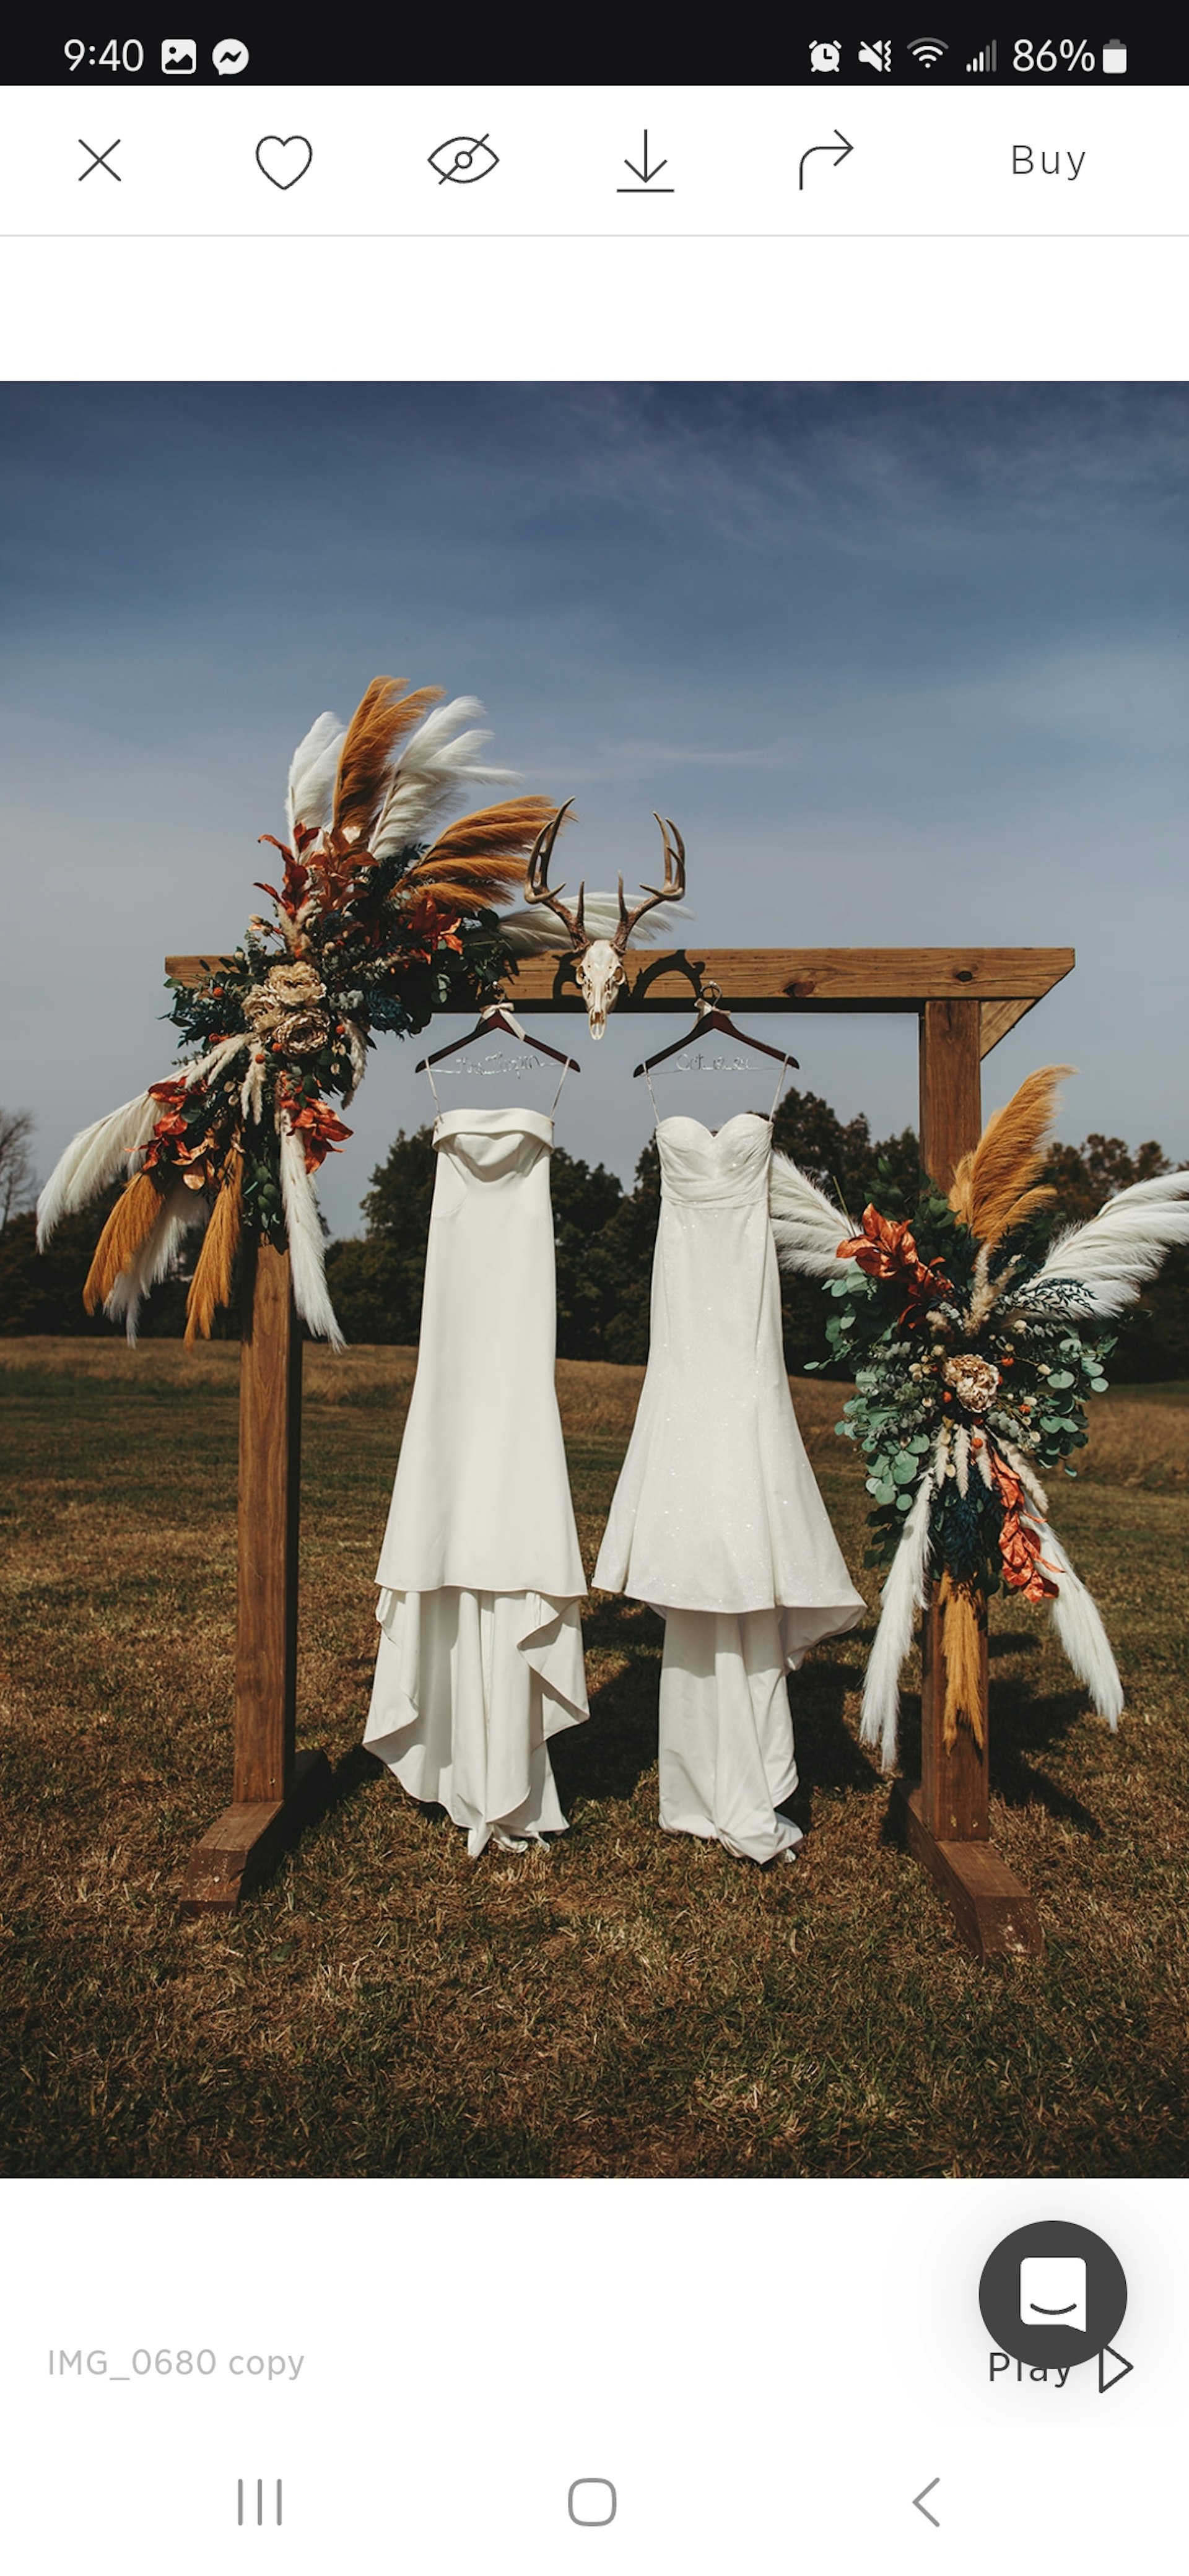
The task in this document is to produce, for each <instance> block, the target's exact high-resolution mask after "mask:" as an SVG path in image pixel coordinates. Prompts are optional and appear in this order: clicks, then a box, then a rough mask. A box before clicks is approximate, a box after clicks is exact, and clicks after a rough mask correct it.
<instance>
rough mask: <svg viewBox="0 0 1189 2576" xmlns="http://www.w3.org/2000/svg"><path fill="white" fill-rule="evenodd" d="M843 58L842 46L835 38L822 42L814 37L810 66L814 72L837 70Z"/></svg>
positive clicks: (810, 51) (810, 50)
mask: <svg viewBox="0 0 1189 2576" xmlns="http://www.w3.org/2000/svg"><path fill="white" fill-rule="evenodd" d="M841 59H842V47H841V45H839V44H835V43H834V42H833V40H832V39H831V41H830V42H829V43H822V42H821V41H820V39H819V38H818V37H816V36H815V37H814V39H813V42H812V44H811V45H810V48H809V68H810V70H811V71H814V72H836V71H837V69H838V65H839V63H840V61H841Z"/></svg>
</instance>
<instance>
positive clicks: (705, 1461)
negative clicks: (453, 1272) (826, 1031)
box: [594, 1111, 863, 1861]
mask: <svg viewBox="0 0 1189 2576" xmlns="http://www.w3.org/2000/svg"><path fill="white" fill-rule="evenodd" d="M656 1136H657V1146H658V1149H659V1153H660V1163H661V1213H660V1223H659V1226H658V1229H657V1239H656V1253H655V1257H654V1262H653V1273H652V1319H651V1341H650V1348H649V1356H648V1369H647V1373H646V1376H645V1380H644V1386H643V1389H642V1392H641V1396H640V1405H639V1410H638V1412H637V1415H636V1421H635V1427H634V1429H633V1432H632V1437H631V1442H630V1444H629V1447H628V1452H627V1456H626V1458H625V1460H624V1464H623V1470H622V1473H621V1475H620V1479H619V1483H618V1486H617V1487H616V1492H615V1498H614V1501H613V1503H612V1506H611V1515H610V1518H609V1520H608V1523H607V1529H606V1533H605V1535H604V1538H603V1544H602V1547H601V1549H600V1551H599V1560H598V1564H597V1566H596V1568H595V1576H594V1580H595V1583H596V1585H597V1586H598V1587H599V1588H600V1589H601V1590H604V1591H608V1592H626V1593H628V1594H630V1595H631V1596H632V1598H633V1599H635V1600H640V1601H647V1602H649V1603H650V1604H651V1606H652V1608H653V1609H654V1610H657V1611H659V1612H660V1615H661V1617H662V1618H663V1619H664V1621H665V1648H664V1657H663V1661H662V1666H661V1690H660V1808H661V1817H660V1820H661V1824H662V1825H663V1826H664V1827H665V1828H666V1830H667V1831H669V1832H670V1833H688V1834H699V1835H702V1836H705V1837H709V1838H712V1839H714V1840H716V1841H718V1842H721V1843H723V1844H725V1846H726V1848H727V1850H728V1851H732V1852H735V1853H738V1854H740V1855H742V1856H746V1857H747V1858H749V1859H752V1860H757V1861H766V1860H772V1859H774V1858H775V1857H776V1856H777V1854H779V1853H785V1852H788V1853H791V1851H792V1848H793V1846H794V1845H795V1844H796V1842H797V1841H798V1840H799V1839H800V1836H799V1832H798V1828H797V1827H796V1826H795V1825H794V1824H792V1823H791V1822H790V1820H789V1819H788V1818H787V1817H784V1816H781V1815H778V1814H777V1812H776V1810H777V1808H778V1807H779V1806H780V1804H781V1802H782V1801H783V1800H784V1799H786V1798H787V1797H788V1796H789V1795H790V1793H791V1791H792V1790H793V1789H794V1788H795V1787H796V1782H797V1766H796V1758H795V1754H794V1748H793V1727H792V1717H791V1713H790V1709H789V1698H788V1688H787V1682H786V1675H787V1674H788V1673H789V1672H790V1671H795V1670H796V1667H797V1666H798V1664H800V1662H801V1661H802V1658H803V1657H804V1655H805V1654H806V1653H807V1651H808V1649H809V1648H810V1647H811V1646H815V1645H818V1644H820V1642H821V1640H822V1639H823V1638H826V1637H832V1636H836V1635H838V1634H839V1633H840V1632H841V1631H842V1630H844V1629H847V1628H853V1627H854V1625H855V1623H856V1621H857V1620H858V1619H860V1618H861V1617H862V1615H863V1602H862V1599H861V1596H860V1595H859V1593H857V1592H856V1590H855V1588H854V1585H853V1584H852V1582H851V1580H850V1577H849V1575H848V1573H847V1570H846V1566H845V1563H844V1561H843V1557H842V1553H841V1550H840V1548H839V1546H838V1542H837V1540H836V1538H835V1536H834V1532H833V1529H832V1528H831V1525H830V1520H829V1516H828V1514H827V1512H826V1508H825V1505H824V1503H823V1501H822V1498H821V1495H820V1493H819V1491H818V1487H817V1482H816V1479H815V1477H814V1474H813V1470H812V1468H811V1467H810V1464H809V1461H808V1459H807V1457H806V1455H805V1448H804V1444H803V1442H802V1439H801V1434H800V1431H799V1429H798V1427H797V1419H796V1415H795V1413H794V1411H793V1404H792V1398H791V1395H790V1393H789V1383H788V1378H787V1376H786V1373H785V1365H784V1351H783V1346H782V1338H781V1322H780V1287H779V1280H778V1274H777V1267H776V1253H775V1247H774V1245H773V1242H772V1235H771V1229H770V1226H769V1221H768V1173H769V1166H770V1163H771V1159H772V1129H771V1120H770V1119H767V1118H762V1117H759V1116H757V1115H756V1114H755V1113H754V1112H751V1111H745V1112H743V1113H742V1114H741V1115H740V1116H738V1117H735V1118H732V1119H731V1120H730V1121H729V1122H728V1124H727V1125H726V1126H725V1127H721V1128H720V1129H719V1130H718V1132H717V1134H714V1133H713V1132H712V1131H711V1130H710V1129H709V1128H708V1127H703V1126H702V1125H701V1123H700V1121H699V1120H697V1119H695V1118H664V1119H661V1120H660V1122H659V1124H658V1126H657V1131H656Z"/></svg>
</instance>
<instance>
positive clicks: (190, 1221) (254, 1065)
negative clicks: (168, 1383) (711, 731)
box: [38, 678, 554, 1347]
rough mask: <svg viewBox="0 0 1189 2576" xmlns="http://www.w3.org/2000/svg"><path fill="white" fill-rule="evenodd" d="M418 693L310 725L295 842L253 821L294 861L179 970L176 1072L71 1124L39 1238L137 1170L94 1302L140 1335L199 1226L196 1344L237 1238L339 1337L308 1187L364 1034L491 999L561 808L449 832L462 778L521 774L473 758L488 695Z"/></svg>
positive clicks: (352, 1085) (107, 1245) (399, 1028)
mask: <svg viewBox="0 0 1189 2576" xmlns="http://www.w3.org/2000/svg"><path fill="white" fill-rule="evenodd" d="M406 687H407V683H406V682H405V681H403V680H393V679H387V678H380V679H376V680H373V681H372V683H371V686H370V688H369V689H368V690H367V692H366V694H365V696H364V697H363V698H362V700H361V702H360V704H359V706H358V707H357V708H356V711H355V714H354V716H353V717H352V719H351V722H350V724H349V725H342V724H340V723H339V721H338V719H337V717H335V716H333V715H330V714H326V715H321V716H319V717H318V720H317V722H316V723H315V724H314V725H313V726H312V727H311V729H310V731H309V733H308V734H307V735H306V736H305V739H304V741H303V742H301V743H300V744H299V745H298V748H297V750H296V752H295V753H294V755H293V761H292V764H291V767H290V772H289V797H288V839H287V841H286V842H284V843H282V842H279V841H276V840H274V838H273V836H272V834H271V833H264V834H262V835H261V838H262V840H264V841H266V842H268V843H270V844H271V846H272V847H273V848H274V849H276V850H277V851H278V852H279V854H280V857H281V861H282V870H283V873H282V876H281V883H280V885H279V886H275V885H269V884H262V885H261V887H260V891H261V892H262V893H264V894H267V895H268V896H269V898H270V900H271V904H272V915H271V918H268V917H263V916H262V915H260V914H258V913H255V914H253V916H252V919H251V921H250V922H249V924H248V928H247V932H246V934H245V937H244V939H243V941H242V943H241V945H240V947H239V948H237V949H236V951H235V954H234V956H232V957H227V958H221V959H220V960H219V961H218V963H217V965H216V966H215V967H214V968H213V969H212V971H211V972H210V973H209V974H208V975H206V976H205V977H204V979H203V981H202V982H201V983H199V984H197V985H195V986H194V987H192V988H190V987H187V986H184V985H182V984H179V983H176V982H175V983H174V984H173V986H172V993H173V1001H172V1008H171V1011H170V1014H169V1016H170V1017H171V1019H172V1020H173V1022H174V1025H175V1026H176V1027H177V1028H178V1029H179V1030H180V1032H181V1036H182V1041H183V1053H182V1055H181V1057H180V1059H179V1062H178V1066H177V1069H176V1070H175V1072H174V1073H173V1074H172V1075H170V1076H169V1077H167V1078H166V1079H165V1080H164V1081H161V1082H154V1083H151V1084H150V1085H149V1087H148V1089H147V1091H143V1092H140V1093H138V1095H137V1097H136V1099H135V1100H130V1101H126V1102H125V1103H124V1105H123V1107H122V1108H120V1109H116V1110H113V1111H111V1112H110V1113H109V1115H108V1116H107V1117H104V1118H101V1119H98V1120H97V1121H96V1122H95V1124H94V1125H93V1126H91V1127H87V1128H85V1129H84V1130H83V1131H82V1132H81V1134H79V1135H77V1136H76V1137H75V1138H74V1139H73V1141H72V1143H71V1144H70V1145H69V1146H68V1147H67V1150H66V1152H65V1154H64V1155H63V1156H62V1158H61V1160H60V1162H59V1163H58V1165H57V1167H56V1169H55V1171H54V1172H53V1173H52V1175H51V1177H50V1179H49V1181H48V1182H47V1184H46V1187H45V1189H44V1190H43V1192H42V1195H41V1199H40V1201H39V1204H38V1240H39V1242H40V1243H42V1244H43V1245H44V1244H45V1243H46V1242H47V1241H48V1239H49V1237H50V1235H51V1234H52V1232H53V1230H54V1227H55V1226H56V1225H57V1224H58V1223H59V1222H60V1220H61V1219H62V1218H63V1217H64V1216H68V1215H72V1214H74V1213H75V1212H76V1211H77V1210H78V1209H80V1208H83V1207H85V1206H86V1205H87V1204H88V1203H89V1201H91V1200H92V1199H94V1198H95V1197H97V1196H98V1195H99V1193H100V1192H101V1191H102V1190H104V1189H106V1188H108V1187H109V1186H110V1184H111V1182H112V1181H113V1180H115V1179H116V1178H118V1177H121V1176H124V1177H125V1178H126V1180H127V1186H126V1188H125V1190H124V1192H123V1194H122V1196H121V1197H120V1198H119V1199H118V1200H117V1202H116V1205H115V1207H114V1208H113V1210H112V1213H111V1215H110V1217H109V1218H108V1221H107V1224H106V1226H105V1227H104V1230H103V1233H102V1235H101V1236H100V1239H99V1243H98V1246H97V1248H96V1252H95V1257H94V1261H93V1262H92V1265H91V1271H90V1275H89V1277H88V1280H87V1284H86V1288H85V1290H84V1296H85V1300H86V1304H87V1306H88V1309H89V1310H90V1311H91V1312H92V1313H94V1312H95V1311H96V1310H97V1309H98V1308H99V1307H100V1306H102V1307H103V1308H104V1309H105V1311H106V1313H107V1314H108V1315H110V1316H113V1317H116V1316H123V1318H124V1319H125V1322H126V1325H127V1330H128V1336H129V1339H130V1340H135V1338H136V1324H137V1316H138V1313H139V1309H140V1306H141V1304H142V1302H143V1300H144V1298H145V1296H146V1295H147V1293H148V1290H149V1289H150V1288H151V1287H152V1286H153V1285H154V1283H155V1282H156V1281H157V1280H159V1279H162V1278H164V1277H165V1276H166V1275H167V1273H168V1272H169V1271H170V1270H171V1269H172V1268H173V1266H174V1265H175V1263H176V1260H177V1257H178V1253H179V1251H180V1248H181V1245H182V1243H183V1241H184V1238H185V1236H186V1235H187V1234H188V1233H189V1232H190V1231H191V1230H193V1229H194V1228H196V1227H199V1226H205V1234H204V1237H203V1241H202V1245H201V1248H200V1250H199V1253H198V1257H197V1261H196V1263H195V1267H194V1275H193V1280H192V1282H191V1286H190V1291H189V1297H188V1300H187V1326H186V1339H187V1341H193V1340H194V1339H195V1338H196V1337H197V1336H199V1335H208V1334H209V1332H210V1329H211V1324H212V1321H213V1318H214V1315H215V1312H216V1310H217V1308H218V1307H219V1306H221V1305H226V1304H227V1302H228V1300H229V1298H230V1296H231V1293H232V1281H233V1270H234V1262H235V1256H236V1252H237V1250H238V1247H239V1244H240V1241H241V1238H242V1236H243V1235H244V1233H245V1232H247V1233H249V1234H252V1235H255V1236H256V1237H257V1238H265V1239H267V1240H269V1241H271V1242H273V1243H276V1244H279V1245H282V1246H284V1245H287V1247H288V1250H289V1253H290V1256H291V1265H292V1280H293V1292H294V1298H295V1302H296V1305H297V1309H298V1312H299V1314H300V1315H301V1316H302V1317H303V1319H304V1321H305V1322H306V1323H307V1324H308V1326H309V1328H310V1330H311V1332H314V1333H317V1334H322V1335H324V1336H325V1337H326V1338H327V1339H328V1340H329V1341H331V1342H332V1343H334V1344H335V1345H336V1347H337V1346H339V1345H340V1344H341V1340H342V1336H341V1334H340V1332H339V1329H338V1325H337V1323H336V1321H335V1317H334V1312H333V1309H332V1307H331V1304H330V1299H329V1295H328V1293H327V1287H326V1276H325V1269H324V1264H323V1257H322V1224H321V1218H320V1216H319V1213H318V1206H317V1200H316V1197H315V1195H314V1187H313V1175H314V1174H315V1173H316V1172H317V1170H318V1168H319V1166H320V1165H321V1163H322V1162H323V1161H324V1159H325V1157H326V1155H327V1154H328V1153H332V1152H336V1151H337V1150H338V1149H339V1147H340V1146H341V1145H342V1143H343V1141H344V1139H345V1138H346V1137H348V1136H349V1135H350V1133H351V1130H350V1128H349V1127H346V1126H344V1124H343V1122H342V1120H341V1118H340V1117H339V1115H338V1109H337V1107H336V1106H335V1105H334V1104H335V1103H338V1104H339V1105H340V1106H342V1107H344V1108H345V1107H346V1106H348V1105H349V1103H350V1101H351V1099H352V1096H353V1094H354V1092H355V1091H356V1090H357V1088H358V1085H359V1083H360V1081H361V1080H362V1077H363V1072H364V1068H365V1065H366V1062H367V1056H368V1052H369V1050H370V1048H371V1045H372V1034H371V1033H372V1030H373V1029H389V1030H394V1031H395V1032H396V1033H397V1034H398V1035H401V1036H403V1035H406V1034H408V1033H409V1032H412V1031H415V1030H418V1029H423V1028H424V1027H425V1026H426V1023H427V1022H428V1020H429V1019H430V1018H431V1016H432V1014H433V1012H434V1011H435V1010H439V1009H441V1008H442V1007H443V1006H444V1005H445V1004H446V1003H448V1002H449V1003H452V1004H453V1006H454V1007H455V1008H456V1009H457V1008H458V1007H460V1006H463V1005H465V1004H466V1003H468V1002H471V1003H476V1004H482V1003H484V1002H486V1001H490V1000H492V999H493V998H494V997H495V995H496V994H497V992H498V989H499V979H500V975H501V973H502V972H503V970H504V969H505V967H506V965H507V963H508V958H509V953H510V944H509V943H508V942H506V941H505V939H504V937H503V934H502V930H501V924H500V921H499V918H498V917H497V915H496V913H495V912H494V910H493V909H492V906H493V904H494V903H496V902H497V901H499V900H501V899H505V898H506V897H507V895H508V893H509V892H510V891H511V889H512V888H513V886H519V885H521V884H522V883H523V879H524V869H525V862H526V860H527V858H528V856H529V854H530V852H531V850H532V847H533V844H534V842H535V840H536V839H537V837H538V835H539V834H540V832H541V831H542V830H543V828H544V827H545V825H546V824H547V823H549V822H550V821H551V820H552V817H553V812H554V809H553V807H552V805H551V804H550V803H549V802H548V801H547V799H545V798H544V797H539V796H520V797H514V798H512V799H511V800H510V801H508V802H506V803H504V804H500V805H494V806H489V807H487V808H485V809H484V810H483V811H482V812H480V813H474V814H468V815H466V816H464V817H463V818H462V819H461V820H458V821H455V822H452V823H445V824H444V825H443V824H442V823H441V817H442V814H443V810H444V809H445V808H446V807H447V806H448V805H449V803H450V802H451V801H452V800H453V799H455V798H456V797H457V794H458V791H459V789H460V788H461V787H462V786H463V785H465V784H468V783H470V782H473V781H476V780H484V781H486V782H488V783H490V782H492V781H495V780H500V781H508V780H510V773H509V772H508V771H506V770H493V769H485V768H481V767H479V766H477V765H476V764H475V762H474V758H473V755H474V753H475V752H476V751H477V750H480V749H481V748H482V746H483V745H484V744H485V743H486V742H487V741H488V740H489V736H488V735H487V734H486V733H480V732H476V731H474V730H473V726H472V719H473V718H474V717H475V716H477V715H480V714H481V713H482V709H481V707H480V706H479V704H478V702H477V700H475V699H473V698H457V699H455V700H454V701H453V703H452V704H451V705H449V706H439V704H438V701H439V700H440V698H441V696H442V692H441V690H440V689H434V688H425V689H415V690H412V691H410V692H409V693H408V694H407V695H405V694H402V693H403V692H404V691H405V690H406ZM460 724H461V725H462V726H463V728H464V729H463V730H462V731H461V732H460V731H459V726H460Z"/></svg>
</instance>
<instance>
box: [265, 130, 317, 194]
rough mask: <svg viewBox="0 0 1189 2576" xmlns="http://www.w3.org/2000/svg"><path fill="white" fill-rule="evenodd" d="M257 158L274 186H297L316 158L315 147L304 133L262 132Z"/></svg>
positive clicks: (266, 176)
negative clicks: (282, 134)
mask: <svg viewBox="0 0 1189 2576" xmlns="http://www.w3.org/2000/svg"><path fill="white" fill-rule="evenodd" d="M256 158H257V160H258V162H259V164H260V167H261V169H262V170H263V172H264V175H265V178H266V179H271V181H272V183H273V186H274V188H295V187H296V186H297V182H298V180H299V179H304V177H305V174H306V172H307V170H308V169H309V166H310V163H311V161H312V160H313V158H314V147H313V144H312V143H307V141H306V138H305V136H304V134H286V135H285V136H284V137H282V136H281V135H279V134H262V135H261V138H260V141H259V143H258V144H257V146H256Z"/></svg>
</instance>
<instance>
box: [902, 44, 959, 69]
mask: <svg viewBox="0 0 1189 2576" xmlns="http://www.w3.org/2000/svg"><path fill="white" fill-rule="evenodd" d="M908 50H909V53H910V54H911V55H912V57H913V60H914V62H918V63H919V64H920V66H921V69H922V71H926V72H931V71H932V69H933V65H934V63H939V62H940V61H941V57H942V55H943V54H948V52H949V46H948V45H947V44H946V42H945V40H944V38H943V37H941V36H910V38H909V42H908Z"/></svg>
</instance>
